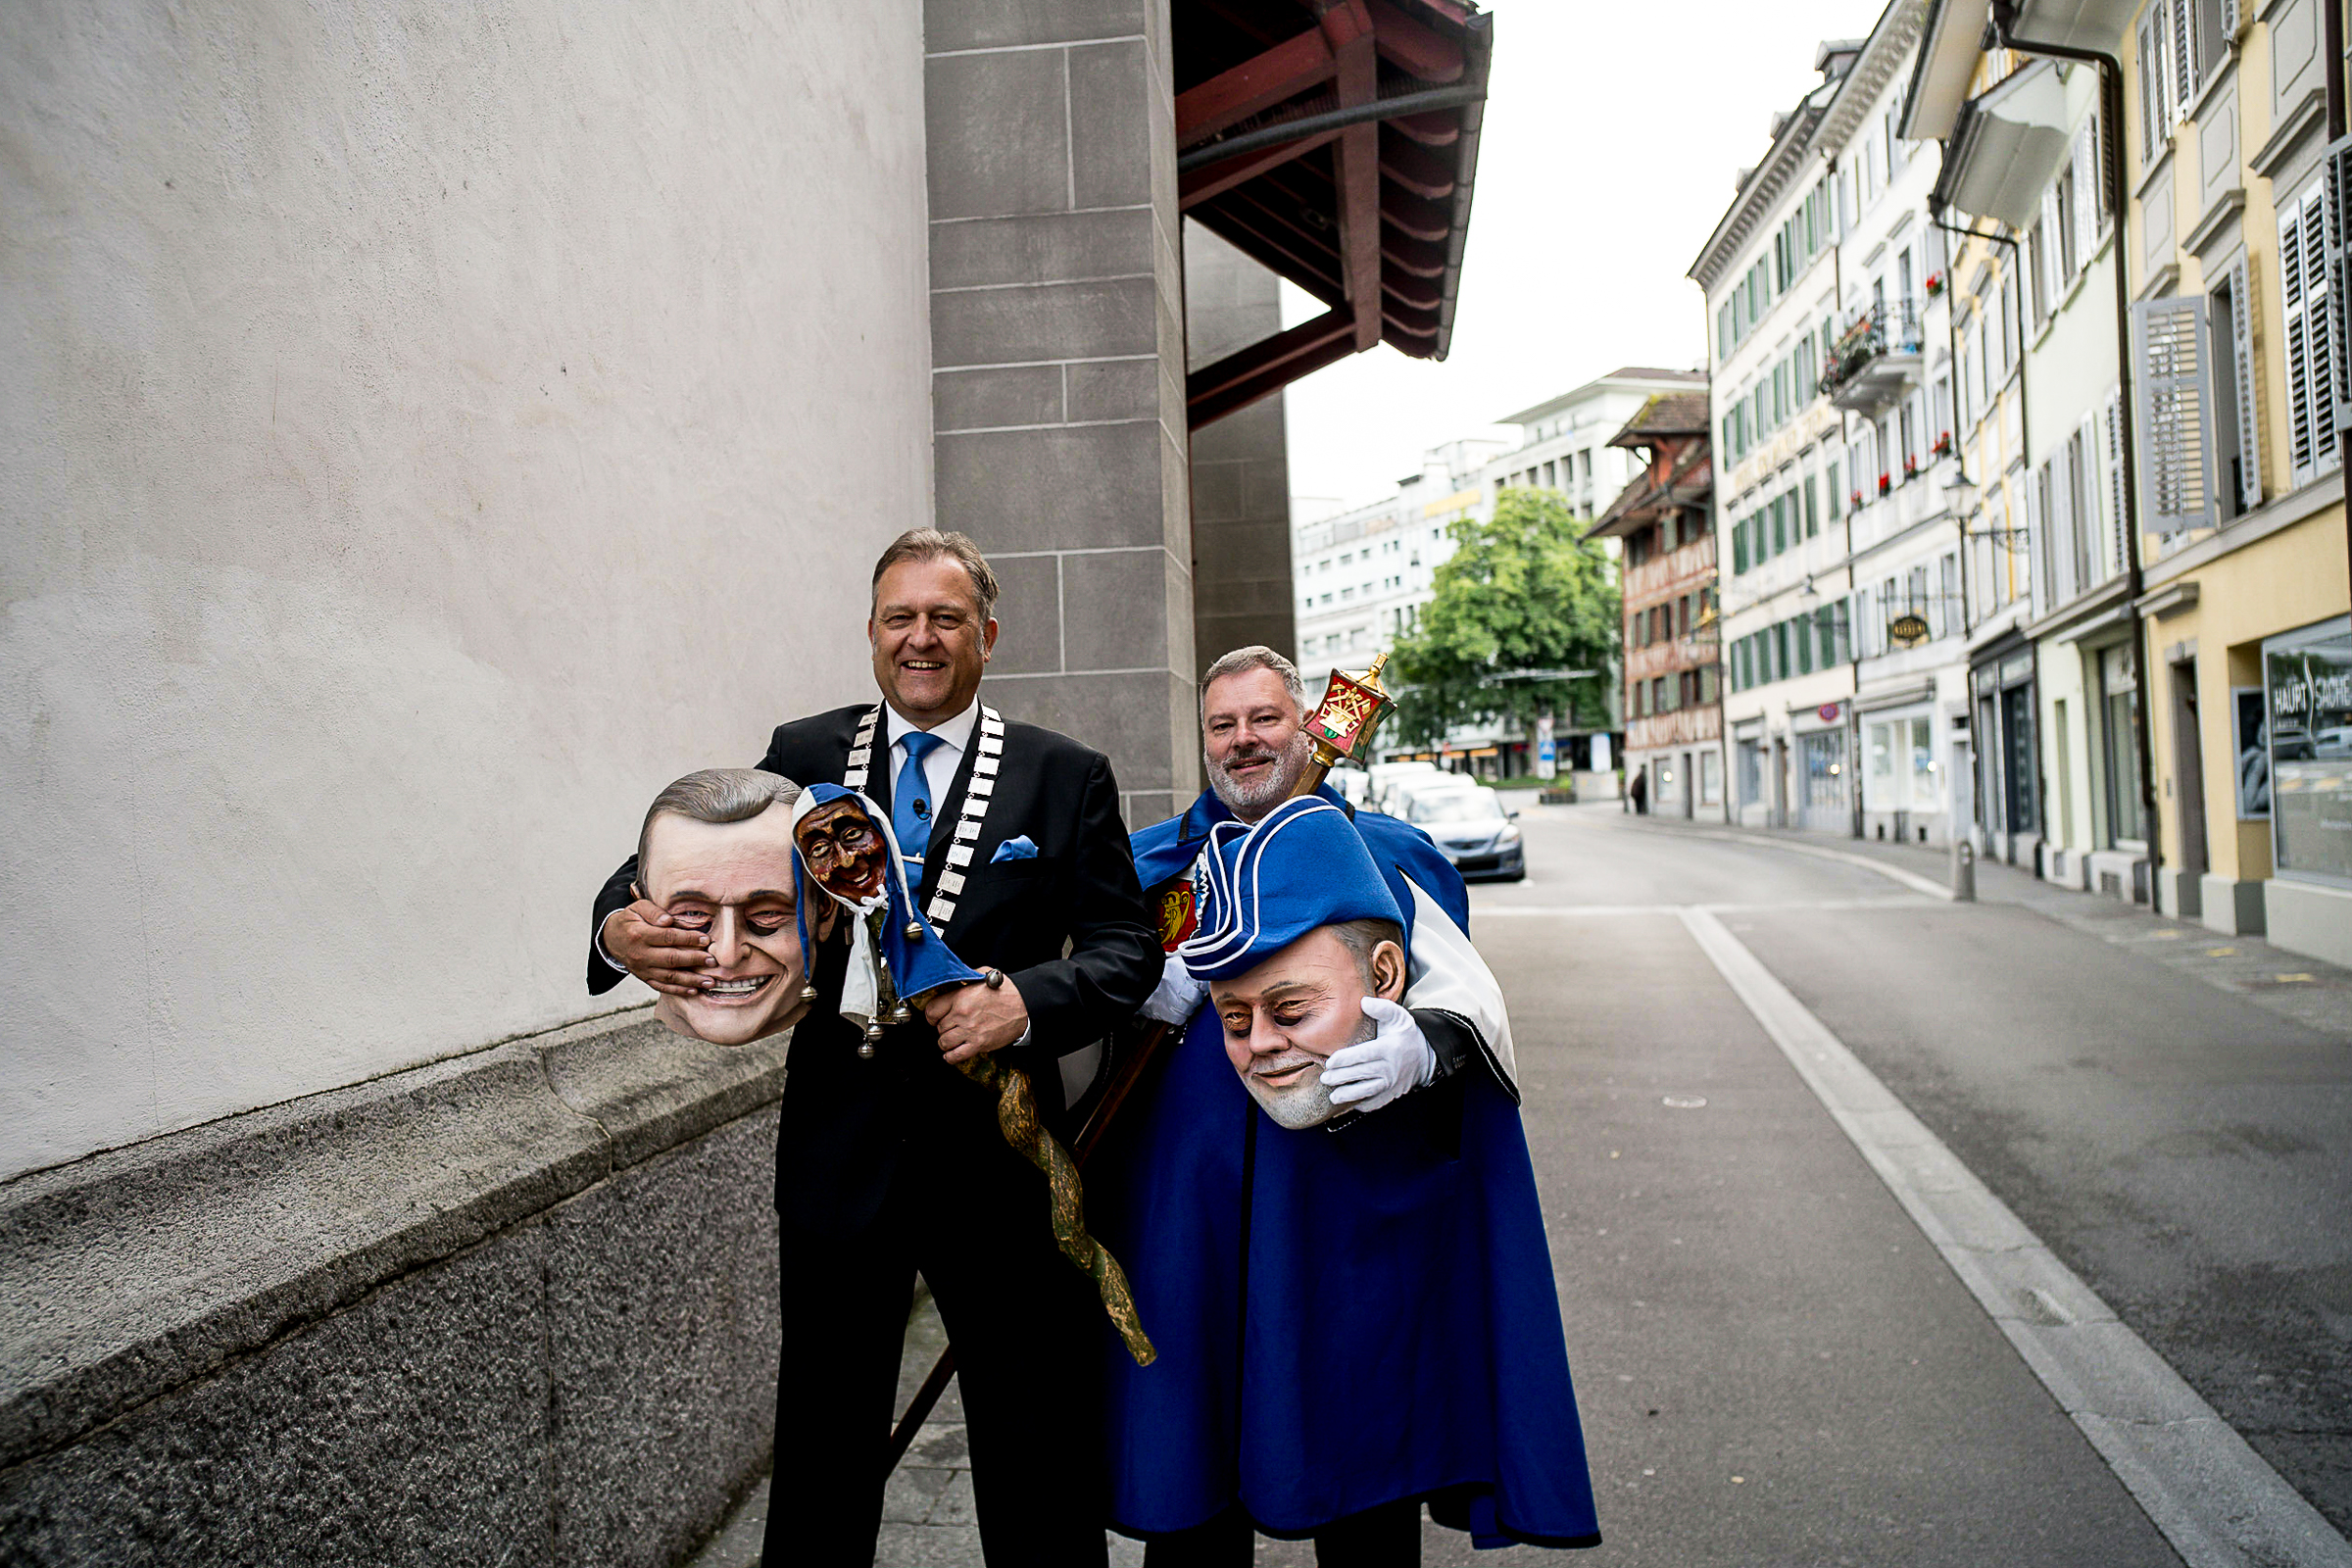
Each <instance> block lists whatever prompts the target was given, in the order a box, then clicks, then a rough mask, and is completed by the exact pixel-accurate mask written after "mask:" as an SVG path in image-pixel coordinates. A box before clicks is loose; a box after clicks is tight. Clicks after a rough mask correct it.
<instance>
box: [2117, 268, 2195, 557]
mask: <svg viewBox="0 0 2352 1568" xmlns="http://www.w3.org/2000/svg"><path fill="white" fill-rule="evenodd" d="M2131 317H2132V322H2131V325H2132V334H2131V335H2132V337H2133V339H2134V343H2133V348H2134V349H2135V351H2136V352H2135V354H2134V356H2133V357H2134V358H2135V359H2136V360H2137V361H2138V365H2139V399H2138V402H2139V407H2138V409H2137V410H2135V411H2134V413H2135V417H2136V421H2137V423H2138V425H2139V489H2140V496H2141V498H2142V500H2143V502H2144V504H2145V511H2144V513H2143V515H2142V516H2141V525H2142V526H2143V527H2144V528H2146V530H2147V531H2148V532H2150V533H2154V534H2158V535H2170V534H2175V533H2178V532H2180V530H2181V529H2183V528H2210V527H2212V526H2213V522H2214V507H2213V484H2212V474H2213V421H2212V420H2211V419H2209V418H2208V417H2206V415H2207V411H2208V410H2209V409H2211V408H2212V406H2213V388H2212V368H2211V367H2210V366H2208V365H2207V364H2206V353H2205V343H2206V338H2205V298H2204V296H2203V295H2201V294H2189V295H2182V296H2178V297H2175V298H2171V299H2160V300H2143V301H2141V302H2140V303H2139V304H2137V305H2134V306H2133V307H2131Z"/></svg>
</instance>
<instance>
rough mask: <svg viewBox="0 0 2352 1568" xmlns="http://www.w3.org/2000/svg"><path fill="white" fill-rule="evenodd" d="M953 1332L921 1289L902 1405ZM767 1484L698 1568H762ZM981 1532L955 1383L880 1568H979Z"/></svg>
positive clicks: (1126, 1557) (904, 1488)
mask: <svg viewBox="0 0 2352 1568" xmlns="http://www.w3.org/2000/svg"><path fill="white" fill-rule="evenodd" d="M947 1344H948V1334H947V1330H946V1328H945V1327H944V1326H942V1324H941V1323H940V1321H939V1312H938V1311H937V1309H936V1308H934V1307H933V1306H932V1304H931V1293H930V1292H929V1291H928V1290H926V1289H924V1288H923V1287H922V1286H921V1285H920V1284H919V1283H918V1284H917V1286H916V1288H915V1299H914V1315H913V1316H912V1317H910V1318H909V1319H908V1320H907V1349H906V1352H905V1353H904V1354H903V1355H902V1356H901V1357H900V1359H899V1400H898V1408H897V1411H896V1412H895V1414H898V1415H904V1414H905V1413H906V1409H907V1400H909V1399H911V1398H912V1397H914V1391H915V1390H916V1389H918V1388H920V1387H921V1386H922V1382H923V1379H924V1378H925V1377H927V1376H929V1375H930V1372H931V1368H932V1365H933V1364H934V1363H935V1362H936V1361H938V1359H939V1352H940V1351H941V1350H943V1349H945V1348H947ZM767 1488H768V1484H767V1480H766V1478H764V1477H762V1478H761V1479H760V1485H759V1486H758V1487H756V1488H754V1489H753V1490H752V1492H751V1494H750V1495H748V1496H746V1497H745V1498H744V1500H743V1503H742V1504H741V1506H739V1507H738V1508H737V1509H736V1510H735V1513H734V1514H733V1516H731V1517H730V1518H729V1519H728V1520H727V1522H726V1525H725V1526H724V1527H723V1528H722V1529H721V1530H720V1531H719V1533H718V1534H717V1535H716V1536H714V1537H712V1538H711V1543H710V1544H708V1545H706V1546H705V1547H704V1548H703V1549H702V1551H701V1552H700V1553H698V1554H697V1555H696V1556H695V1557H694V1559H693V1561H692V1563H691V1565H690V1568H759V1562H760V1542H761V1539H762V1537H763V1536H764V1535H765V1533H766V1530H767ZM1143 1560H1144V1548H1143V1546H1142V1544H1140V1543H1137V1542H1133V1541H1127V1540H1124V1539H1122V1538H1121V1537H1118V1536H1112V1537H1110V1561H1111V1568H1142V1564H1143ZM979 1562H980V1529H979V1526H978V1524H977V1522H976V1521H975V1520H974V1518H973V1515H972V1469H971V1459H970V1454H969V1450H968V1449H967V1448H966V1446H965V1444H964V1437H963V1396H962V1391H961V1390H960V1389H958V1388H957V1386H956V1384H954V1383H951V1384H949V1385H948V1392H947V1393H946V1394H945V1395H944V1396H942V1397H941V1398H940V1401H939V1405H938V1407H937V1408H936V1409H934V1410H933V1411H932V1412H931V1419H930V1420H929V1421H926V1422H925V1423H924V1424H923V1430H922V1433H921V1435H920V1436H918V1437H917V1438H916V1439H915V1441H914V1446H913V1447H912V1448H911V1449H909V1450H908V1451H907V1458H906V1462H905V1463H903V1464H901V1465H900V1466H899V1468H898V1469H897V1470H896V1471H895V1472H893V1473H892V1475H891V1478H890V1485H889V1487H888V1488H887V1489H885V1491H884V1493H883V1496H882V1537H881V1540H880V1542H879V1543H877V1544H876V1546H875V1549H874V1565H875V1568H930V1565H933V1564H938V1565H941V1568H977V1565H978V1564H979Z"/></svg>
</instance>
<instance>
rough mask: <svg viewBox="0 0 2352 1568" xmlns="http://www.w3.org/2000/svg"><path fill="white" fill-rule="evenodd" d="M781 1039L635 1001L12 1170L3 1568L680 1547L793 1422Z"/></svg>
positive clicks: (617, 1553)
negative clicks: (504, 1042) (780, 1172)
mask: <svg viewBox="0 0 2352 1568" xmlns="http://www.w3.org/2000/svg"><path fill="white" fill-rule="evenodd" d="M783 1056H784V1047H783V1046H782V1045H781V1044H780V1043H777V1044H766V1043H763V1044H761V1045H759V1046H754V1047H749V1048H745V1049H743V1050H740V1051H724V1050H720V1049H719V1048H715V1047H708V1046H701V1045H699V1044H696V1043H692V1042H687V1041H682V1040H678V1039H677V1038H676V1037H673V1036H671V1035H669V1034H667V1033H666V1032H663V1031H662V1030H661V1029H660V1028H659V1027H658V1026H656V1025H654V1024H652V1023H650V1022H648V1021H646V1020H645V1018H644V1014H643V1013H641V1012H633V1013H631V1014H628V1015H626V1016H624V1017H621V1018H618V1019H613V1020H608V1021H605V1022H602V1023H598V1024H591V1025H583V1026H579V1027H576V1028H573V1029H568V1030H564V1031H559V1032H557V1033H556V1034H553V1035H549V1036H545V1037H541V1038H538V1039H534V1040H528V1041H520V1042H516V1043H515V1044H512V1045H508V1046H503V1047H499V1048H495V1049H493V1050H490V1051H485V1052H480V1053H476V1054H472V1055H469V1056H466V1057H463V1058H460V1059H458V1060H455V1061H451V1062H445V1063H441V1064H438V1065H436V1066H434V1067H429V1068H424V1069H419V1070H418V1071H416V1072H412V1073H403V1074H398V1075H395V1076H393V1077H390V1078H386V1079H382V1080H378V1081H376V1082H374V1083H370V1084H364V1085H360V1086H357V1087H355V1088H353V1089H350V1090H343V1091H338V1092H336V1093H334V1094H329V1095H321V1096H317V1097H314V1098H313V1099H311V1100H307V1101H299V1102H295V1103H291V1104H288V1105H283V1106H278V1107H274V1108H272V1109H270V1110H268V1111H262V1112H257V1113H255V1114H253V1115H250V1116H242V1117H234V1118H231V1119H229V1120H228V1121H225V1122H220V1123H215V1124H212V1125H210V1126H207V1127H203V1128H198V1129H194V1130H193V1131H191V1132H189V1133H185V1134H180V1135H175V1136H174V1137H171V1138H165V1139H159V1140H156V1141H154V1142H153V1143H151V1144H147V1145H142V1146H140V1147H138V1148H136V1149H133V1150H125V1151H119V1152H114V1153H110V1154H103V1155H98V1156H95V1157H93V1158H91V1159H88V1160H83V1161H79V1162H77V1163H76V1164H74V1165H71V1166H66V1167H61V1168H59V1169H56V1170H51V1171H46V1172H41V1173H38V1174H36V1175H34V1176H30V1177H26V1178H24V1179H23V1180H21V1181H19V1182H15V1183H11V1184H9V1185H8V1186H7V1187H5V1188H0V1563H9V1564H17V1563H26V1564H32V1563H38V1564H51V1563H57V1564H64V1563H89V1562H107V1563H126V1564H140V1563H159V1564H160V1563H172V1564H208V1563H222V1564H227V1563H255V1562H294V1561H299V1562H306V1563H345V1562H348V1563H415V1564H466V1563H481V1564H485V1565H487V1564H497V1563H505V1564H511V1565H515V1568H520V1565H524V1564H575V1563H576V1564H608V1563H611V1564H638V1563H643V1564H667V1563H671V1562H675V1561H678V1560H680V1559H681V1558H682V1557H683V1556H684V1554H685V1553H686V1552H687V1551H689V1550H690V1549H691V1548H692V1547H693V1546H694V1545H695V1544H696V1543H697V1542H699V1541H700V1540H702V1539H703V1538H704V1537H705V1536H707V1535H708V1534H709V1532H710V1531H711V1529H712V1528H714V1527H715V1526H716V1525H717V1524H718V1522H719V1521H720V1520H721V1519H722V1518H723V1517H724V1516H725V1513H726V1511H727V1508H728V1507H729V1505H730V1504H731V1503H732V1501H733V1500H734V1499H735V1498H736V1497H737V1496H738V1495H740V1494H741V1493H742V1492H743V1490H744V1489H745V1488H747V1487H748V1486H749V1485H750V1484H751V1483H752V1482H754V1481H755V1480H756V1479H757V1478H758V1476H759V1474H760V1471H761V1470H762V1469H763V1468H764V1466H765V1463H766V1459H767V1455H768V1453H769V1451H770V1447H771V1444H772V1438H773V1430H774V1417H775V1410H774V1398H775V1373H776V1357H777V1353H778V1345H777V1310H776V1303H777V1300H778V1292H779V1290H780V1288H781V1280H780V1274H779V1270H780V1262H779V1258H778V1256H777V1250H776V1232H775V1217H774V1210H773V1201H772V1195H773V1188H774V1154H775V1136H776V1133H775V1127H776V1118H775V1102H776V1100H777V1098H778V1096H779V1095H780V1093H781V1089H782V1082H783Z"/></svg>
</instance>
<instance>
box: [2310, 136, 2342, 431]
mask: <svg viewBox="0 0 2352 1568" xmlns="http://www.w3.org/2000/svg"><path fill="white" fill-rule="evenodd" d="M2326 157H2327V163H2326V168H2325V172H2326V174H2327V178H2326V181H2325V186H2326V188H2325V192H2324V194H2323V198H2322V202H2321V208H2322V216H2321V220H2320V230H2321V235H2322V243H2323V246H2324V248H2325V250H2326V253H2327V268H2326V282H2327V313H2326V316H2327V362H2326V363H2327V372H2328V374H2327V390H2328V402H2329V403H2330V404H2331V405H2332V407H2333V412H2334V418H2333V420H2332V421H2331V434H2332V432H2334V431H2341V430H2345V429H2352V334H2348V333H2347V332H2346V330H2345V301H2346V297H2347V296H2346V294H2345V286H2344V284H2345V264H2346V257H2347V252H2348V251H2352V136H2345V137H2341V138H2339V139H2338V140H2336V141H2335V142H2334V143H2332V144H2331V145H2330V146H2329V147H2328V149H2327V155H2326ZM2307 221H2308V220H2307ZM2330 444H2331V445H2332V444H2333V443H2332V442H2330Z"/></svg>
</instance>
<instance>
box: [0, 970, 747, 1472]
mask: <svg viewBox="0 0 2352 1568" xmlns="http://www.w3.org/2000/svg"><path fill="white" fill-rule="evenodd" d="M785 1050H786V1046H785V1043H784V1042H783V1041H782V1040H776V1041H766V1042H761V1043H760V1044H757V1045H754V1046H750V1047H744V1048H740V1049H732V1050H730V1049H727V1048H722V1047H716V1046H706V1045H702V1044H700V1043H698V1042H694V1041H688V1040H684V1039H681V1038H679V1037H677V1036H674V1035H671V1034H669V1033H668V1032H667V1031H665V1030H663V1029H662V1027H661V1026H660V1025H659V1024H657V1023H655V1022H654V1021H653V1020H652V1018H651V1017H650V1015H649V1013H648V1012H647V1011H646V1010H643V1009H635V1010H632V1011H630V1012H628V1013H625V1014H622V1015H619V1016H616V1017H608V1018H602V1019H597V1020H594V1021H591V1022H589V1023H585V1024H578V1025H573V1026H571V1027H569V1028H565V1029H559V1030H555V1031H552V1032H550V1033H548V1034H545V1035H538V1036H532V1037H529V1038H526V1039H523V1040H518V1041H513V1042H509V1043H507V1044H504V1045H499V1046H494V1047H491V1048H488V1049H486V1050H483V1051H478V1052H473V1053H470V1054H466V1055H465V1056H461V1057H456V1058H453V1059H451V1060H447V1061H441V1062H435V1063H433V1064H431V1065H429V1066H425V1067H419V1068H416V1069H413V1070H411V1071H408V1072H402V1073H395V1074H392V1075H391V1076H388V1077H385V1078H380V1079H376V1080H373V1081H371V1082H368V1083H364V1084H357V1085H354V1086H352V1087H350V1088H347V1089H339V1090H333V1091H330V1092H328V1093H326V1094H322V1095H315V1096H311V1097H308V1098H306V1099H303V1100H297V1101H292V1102H289V1103H285V1104H283V1105H274V1106H270V1107H268V1108H265V1109H262V1110H258V1111H251V1112H248V1113H245V1114H243V1115H238V1116H232V1117H227V1118H224V1119H223V1120H221V1121H218V1122H213V1123H210V1124H208V1125H206V1126H203V1127H197V1128H191V1129H189V1130H188V1131H186V1132H183V1133H175V1134H172V1135H170V1136H168V1137H164V1138H159V1139H154V1140H151V1141H149V1142H147V1143H144V1144H140V1145H136V1146H133V1147H131V1148H128V1149H122V1150H116V1151H111V1152H107V1153H103V1154H97V1155H93V1156H91V1157H89V1158H87V1159H83V1160H77V1161H75V1162H73V1164H70V1165H62V1166H57V1167H54V1168H52V1169H49V1170H45V1171H36V1172H33V1173H31V1174H29V1175H26V1176H23V1177H20V1178H18V1179H17V1180H15V1181H13V1182H11V1183H9V1184H7V1185H6V1186H5V1187H0V1467H6V1466H11V1465H15V1464H19V1463H21V1462H23V1461H24V1460H25V1459H27V1458H30V1457H32V1456H34V1455H37V1454H39V1453H42V1452H46V1451H48V1450H50V1449H53V1448H56V1447H59V1446H63V1445H66V1444H69V1443H71V1442H73V1440H74V1439H76V1438H77V1437H80V1436H82V1435H84V1434H86V1433H88V1432H89V1431H91V1430H92V1429H93V1428H95V1427H98V1426H100V1425H102V1424H104V1423H105V1422H108V1421H111V1420H113V1419H115V1418H117V1417H119V1416H121V1415H122V1414H123V1412H125V1411H128V1410H130V1409H133V1408H135V1407H137V1406H138V1405H140V1404H142V1403H144V1402H146V1401H148V1400H151V1399H153V1398H155V1397H158V1396H160V1395H163V1394H167V1393H169V1392H171V1391H172V1390H174V1389H177V1388H180V1387H182V1386H184V1385H186V1384H188V1383H190V1382H191V1381H193V1380H195V1379H198V1378H200V1377H203V1376H205V1375H207V1374H209V1373H212V1372H215V1371H218V1370H219V1369H220V1368H221V1367H223V1366H224V1365H226V1364H227V1363H229V1362H230V1361H232V1360H234V1359H235V1358H236V1357H238V1356H240V1355H244V1354H247V1353H250V1352H252V1351H255V1350H258V1349H261V1348H264V1347H266V1346H269V1345H270V1344H271V1343H273V1342H274V1341H277V1340H279V1339H281V1338H283V1337H284V1336H286V1335H287V1334H289V1333H291V1332H293V1331H295V1330H297V1329H299V1328H302V1327H303V1326H305V1325H306V1324H310V1323H314V1322H317V1321H319V1320H320V1319H323V1318H325V1317H327V1316H329V1315H331V1314H333V1313H334V1312H336V1311H338V1310H340V1309H342V1308H345V1307H347V1306H349V1305H350V1304H352V1303H353V1302H355V1301H357V1300H358V1299H360V1298H362V1297H363V1296H365V1295H366V1294H367V1293H368V1291H370V1290H372V1289H374V1288H376V1287H378V1286H380V1285H382V1284H384V1283H385V1282H387V1281H389V1280H392V1279H395V1278H397V1277H399V1276H401V1275H404V1274H407V1273H410V1272H413V1271H415V1270H417V1269H418V1268H420V1267H422V1266H424V1265H426V1264H428V1263H432V1262H435V1261H437V1260H440V1259H443V1258H447V1257H450V1256H452V1255H454V1254H456V1253H457V1252H459V1251H461V1250H465V1249H466V1248H468V1247H470V1246H473V1245H474V1244H476V1243H478V1242H480V1241H481V1240H483V1239H484V1238H486V1237H488V1236H490V1235H492V1234H494V1233H496V1232H498V1231H500V1230H503V1229H505V1228H507V1227H509V1226H512V1225H514V1224H515V1223H516V1222H517V1221H520V1220H523V1219H525V1218H528V1217H530V1216H532V1215H534V1214H538V1213H541V1212H543V1211H545V1210H546V1209H548V1208H549V1207H551V1206H553V1205H554V1204H556V1203H558V1202H561V1201H563V1200H564V1199H566V1198H569V1197H572V1196H573V1195H575V1194H578V1193H580V1192H582V1191H584V1190H586V1189H587V1188H588V1187H590V1186H591V1185H593V1184H594V1183H596V1182H598V1181H601V1180H603V1179H604V1178H605V1177H607V1176H609V1175H611V1174H612V1173H613V1171H615V1170H617V1169H621V1168H624V1167H627V1166H630V1165H634V1164H638V1163H640V1162H642V1161H644V1160H645V1159H647V1158H650V1157H651V1156H653V1155H655V1154H658V1153H660V1152H662V1151H663V1150H666V1149H669V1148H673V1147H676V1146H678V1145H680V1144H683V1143H685V1142H687V1141H688V1140H690V1139H693V1138H695V1137H697V1136H699V1135H701V1134H703V1133H706V1132H709V1131H711V1129H713V1128H715V1127H718V1126H720V1125H722V1124H724V1123H726V1122H729V1121H732V1120H734V1119H736V1118H738V1117H741V1116H743V1115H745V1114H747V1113H748V1112H750V1111H752V1110H755V1109H757V1108H759V1107H760V1106H761V1105H763V1104H767V1103H773V1102H774V1101H775V1100H777V1099H778V1098H780V1097H781V1095H782V1093H783V1079H784V1056H785Z"/></svg>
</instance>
